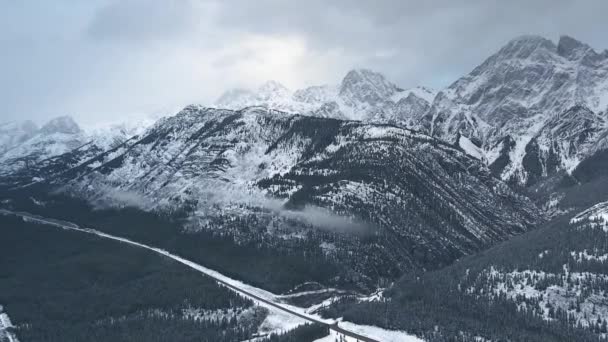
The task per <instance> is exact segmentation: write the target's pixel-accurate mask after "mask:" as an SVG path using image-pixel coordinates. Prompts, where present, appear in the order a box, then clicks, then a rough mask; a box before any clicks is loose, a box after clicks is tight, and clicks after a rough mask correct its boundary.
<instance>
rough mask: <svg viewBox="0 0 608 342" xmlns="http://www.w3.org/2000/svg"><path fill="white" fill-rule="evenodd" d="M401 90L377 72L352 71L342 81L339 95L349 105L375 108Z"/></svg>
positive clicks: (367, 70)
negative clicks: (360, 104)
mask: <svg viewBox="0 0 608 342" xmlns="http://www.w3.org/2000/svg"><path fill="white" fill-rule="evenodd" d="M401 90H402V89H400V88H399V87H397V86H396V85H395V84H393V83H391V82H390V81H388V80H387V79H386V77H384V75H382V74H380V73H378V72H375V71H371V70H369V69H353V70H351V71H349V72H348V73H347V74H346V76H345V77H344V79H343V80H342V83H341V84H340V91H339V95H340V96H341V97H342V98H343V99H344V101H345V102H346V103H348V104H349V105H355V106H356V105H358V104H359V103H364V104H367V105H371V106H377V105H379V104H380V103H382V102H384V101H386V100H387V99H389V98H390V97H391V96H393V95H394V94H395V93H397V92H399V91H401Z"/></svg>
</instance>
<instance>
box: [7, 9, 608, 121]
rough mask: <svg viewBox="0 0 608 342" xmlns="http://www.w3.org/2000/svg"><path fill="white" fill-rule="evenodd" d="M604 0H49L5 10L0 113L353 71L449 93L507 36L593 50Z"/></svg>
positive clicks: (53, 111) (206, 97)
mask: <svg viewBox="0 0 608 342" xmlns="http://www.w3.org/2000/svg"><path fill="white" fill-rule="evenodd" d="M607 12H608V2H607V1H605V0H581V1H569V0H528V1H524V0H513V1H501V0H461V1H453V0H437V1H420V0H416V1H406V0H377V1H367V0H334V1H324V0H309V1H306V2H303V1H295V0H294V1H286V0H258V1H250V0H224V1H220V0H90V1H75V0H56V1H52V2H51V1H29V0H28V1H5V2H2V4H0V46H1V48H2V54H0V74H1V75H2V77H1V78H0V104H1V107H0V121H6V120H12V119H22V118H32V119H37V120H39V121H41V120H44V119H47V118H49V117H51V116H56V115H65V114H70V115H74V116H75V117H76V118H77V120H78V121H80V122H95V121H99V120H106V119H108V118H113V119H116V120H118V119H120V118H123V117H125V116H128V115H129V114H131V113H146V112H166V111H168V110H172V109H175V108H179V107H180V106H184V105H187V104H188V103H192V102H203V103H205V102H206V103H209V102H211V101H213V100H215V98H216V97H217V96H218V95H219V94H220V93H222V92H223V91H224V90H225V88H227V87H234V86H251V85H254V84H258V83H261V82H263V81H264V80H266V79H276V80H278V81H281V82H284V83H286V84H287V85H288V86H291V87H299V86H305V85H311V84H315V83H317V84H319V83H337V82H339V80H340V77H341V76H343V75H344V74H345V73H346V72H347V71H348V69H350V68H353V67H367V68H371V69H375V70H378V71H380V72H383V73H384V74H386V75H387V76H388V78H389V79H391V80H392V81H393V82H396V83H397V84H399V85H400V86H402V87H410V86H415V85H427V86H431V87H436V88H440V87H444V86H447V85H448V84H449V83H451V82H453V81H454V80H455V79H456V78H457V77H459V76H461V75H463V74H465V73H467V72H468V71H470V70H472V68H474V67H475V66H476V65H478V64H479V63H481V62H482V61H483V60H484V59H485V58H486V57H488V56H489V55H490V54H492V53H493V52H495V51H497V50H498V49H499V48H500V47H501V46H502V45H503V44H505V43H506V42H507V41H508V40H510V39H511V38H513V37H515V36H518V35H521V34H540V35H543V36H546V37H547V38H550V39H553V40H556V39H557V38H558V36H559V35H560V34H568V35H571V36H573V37H575V38H577V39H580V40H582V41H584V42H586V43H588V44H590V45H591V46H592V47H594V48H596V49H598V50H602V49H605V48H606V47H607V46H608V42H607V40H606V38H605V34H604V33H605V30H606V26H605V19H604V18H603V17H604V13H607Z"/></svg>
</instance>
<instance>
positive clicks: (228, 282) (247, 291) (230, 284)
mask: <svg viewBox="0 0 608 342" xmlns="http://www.w3.org/2000/svg"><path fill="white" fill-rule="evenodd" d="M0 214H3V215H13V216H18V217H21V218H23V219H25V220H28V221H31V222H36V223H40V224H46V225H51V226H54V227H58V228H61V229H66V230H74V231H78V232H82V233H87V234H92V235H97V236H99V237H102V238H106V239H111V240H115V241H119V242H122V243H126V244H129V245H132V246H136V247H140V248H144V249H147V250H150V251H153V252H155V253H158V254H161V255H164V256H166V257H169V258H171V259H173V260H175V261H177V262H180V263H182V264H184V265H186V266H188V267H190V268H193V269H195V270H197V271H199V272H201V273H204V274H206V275H207V276H209V277H211V278H213V279H214V280H215V281H217V282H218V283H219V284H221V285H223V286H225V287H227V288H229V289H231V290H232V291H234V292H236V293H239V294H241V295H242V296H245V297H248V298H250V299H252V300H254V301H257V302H259V303H263V304H265V305H267V306H270V307H273V308H275V309H278V310H280V311H283V312H285V313H288V314H290V315H293V316H296V317H299V318H301V319H304V320H306V321H308V322H311V323H317V324H321V325H325V326H327V327H329V329H330V330H333V331H335V332H337V333H340V334H343V335H345V336H347V337H350V338H353V339H355V340H358V341H360V342H380V341H379V340H375V339H373V338H371V337H368V336H363V335H360V334H358V333H355V332H352V331H349V330H346V329H343V328H341V327H339V326H338V323H328V322H325V321H322V320H320V319H319V318H316V317H314V316H311V315H308V314H306V313H304V312H299V311H297V310H296V309H295V308H292V307H290V306H288V305H285V304H283V303H277V302H274V301H272V300H271V299H269V298H264V297H263V296H261V295H260V294H259V293H267V294H269V295H270V296H274V294H271V293H269V292H267V291H263V290H259V291H255V292H258V294H256V293H253V292H254V291H251V289H253V288H252V287H250V286H245V285H244V284H243V286H240V285H239V284H242V283H240V282H239V281H235V280H232V279H230V278H228V277H226V276H224V275H222V274H221V273H219V272H217V271H214V270H210V269H208V268H206V267H204V266H202V265H199V264H197V263H195V262H192V261H190V260H187V259H184V258H182V257H179V256H177V255H175V254H172V253H169V252H168V251H166V250H163V249H160V248H155V247H152V246H149V245H146V244H143V243H139V242H135V241H132V240H129V239H126V238H122V237H119V236H115V235H111V234H107V233H104V232H101V231H98V230H95V229H91V228H82V227H80V226H78V225H77V224H75V223H72V222H66V221H60V220H55V219H50V218H44V217H40V216H37V215H33V214H30V213H25V212H13V211H8V210H4V209H0ZM270 296H267V297H270Z"/></svg>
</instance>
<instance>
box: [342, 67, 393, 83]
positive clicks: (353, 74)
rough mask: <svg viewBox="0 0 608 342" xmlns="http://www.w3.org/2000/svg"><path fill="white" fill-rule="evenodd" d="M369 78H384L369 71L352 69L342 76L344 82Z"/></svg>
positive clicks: (377, 73)
mask: <svg viewBox="0 0 608 342" xmlns="http://www.w3.org/2000/svg"><path fill="white" fill-rule="evenodd" d="M369 77H374V78H383V79H384V78H385V77H384V75H382V74H381V73H379V72H376V71H372V70H370V69H365V68H359V69H352V70H350V71H349V72H347V73H346V76H344V80H346V79H360V78H369Z"/></svg>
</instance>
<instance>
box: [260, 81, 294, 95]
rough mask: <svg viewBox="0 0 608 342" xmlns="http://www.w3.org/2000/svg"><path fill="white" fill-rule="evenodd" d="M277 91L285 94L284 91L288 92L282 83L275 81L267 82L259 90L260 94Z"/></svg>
mask: <svg viewBox="0 0 608 342" xmlns="http://www.w3.org/2000/svg"><path fill="white" fill-rule="evenodd" d="M277 91H280V92H284V91H288V89H287V87H285V86H284V85H282V84H281V83H279V82H277V81H274V80H269V81H266V82H264V83H262V85H261V86H260V87H259V88H258V92H261V93H264V92H277Z"/></svg>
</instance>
